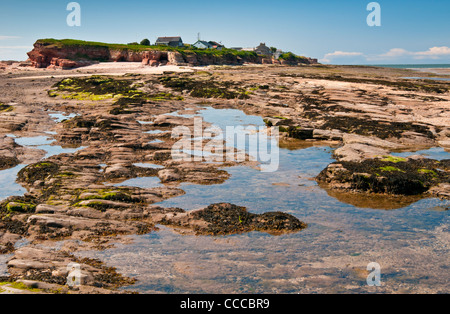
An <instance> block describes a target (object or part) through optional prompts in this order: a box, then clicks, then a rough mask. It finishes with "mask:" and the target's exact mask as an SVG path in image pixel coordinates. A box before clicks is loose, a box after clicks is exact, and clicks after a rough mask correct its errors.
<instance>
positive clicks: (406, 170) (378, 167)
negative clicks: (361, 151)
mask: <svg viewBox="0 0 450 314" xmlns="http://www.w3.org/2000/svg"><path fill="white" fill-rule="evenodd" d="M449 170H450V160H442V161H437V160H431V159H402V158H396V157H392V156H384V157H381V158H376V159H366V160H364V161H362V162H335V163H333V164H331V165H329V166H328V167H327V168H326V169H325V170H323V171H322V172H321V173H320V174H319V176H318V177H317V178H316V179H317V181H319V182H322V183H327V184H329V185H330V187H331V188H335V189H345V190H353V191H359V192H371V193H386V194H396V195H419V194H422V193H425V192H427V191H428V190H429V189H430V188H432V187H433V186H437V185H439V184H441V183H446V182H447V183H448V182H450V171H449Z"/></svg>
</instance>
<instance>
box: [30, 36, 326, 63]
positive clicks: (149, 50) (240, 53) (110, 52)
mask: <svg viewBox="0 0 450 314" xmlns="http://www.w3.org/2000/svg"><path fill="white" fill-rule="evenodd" d="M28 56H29V59H30V61H31V65H32V66H33V67H36V68H48V67H50V68H52V67H53V68H55V67H57V68H62V69H70V68H77V67H83V66H86V65H89V64H92V63H93V62H111V61H113V62H121V61H122V62H142V63H143V65H150V66H159V65H166V64H170V65H189V66H204V65H241V64H285V65H300V64H317V60H316V59H312V58H307V57H303V56H297V55H295V54H293V53H292V52H286V53H283V54H281V55H280V56H277V57H274V56H273V55H272V54H271V53H268V54H267V55H264V54H261V53H257V52H255V51H246V50H236V49H229V48H225V47H223V48H221V49H198V48H195V47H194V46H192V45H184V46H183V47H171V46H163V45H160V46H156V45H153V46H146V45H142V44H137V43H131V44H109V43H101V42H91V41H82V40H74V39H62V40H58V39H51V38H50V39H39V40H37V41H36V43H35V44H34V49H33V50H32V51H30V52H29V53H28Z"/></svg>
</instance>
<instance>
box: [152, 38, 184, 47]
mask: <svg viewBox="0 0 450 314" xmlns="http://www.w3.org/2000/svg"><path fill="white" fill-rule="evenodd" d="M155 44H156V46H170V47H183V46H184V44H183V40H182V39H181V37H179V36H178V37H158V39H157V40H156V43H155Z"/></svg>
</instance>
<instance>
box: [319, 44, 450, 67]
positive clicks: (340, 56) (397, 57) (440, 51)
mask: <svg viewBox="0 0 450 314" xmlns="http://www.w3.org/2000/svg"><path fill="white" fill-rule="evenodd" d="M449 58H450V48H449V47H446V46H443V47H432V48H429V49H428V50H425V51H408V50H406V49H403V48H393V49H391V50H389V51H388V52H386V53H382V54H378V55H366V54H364V53H361V52H344V51H335V52H332V53H327V54H326V55H325V56H324V57H323V59H322V60H320V61H321V62H324V63H332V62H336V61H338V62H342V61H344V60H348V61H353V62H356V61H360V60H362V61H364V60H365V61H366V62H394V61H396V62H408V60H409V62H410V61H413V60H449Z"/></svg>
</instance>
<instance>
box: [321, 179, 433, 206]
mask: <svg viewBox="0 0 450 314" xmlns="http://www.w3.org/2000/svg"><path fill="white" fill-rule="evenodd" d="M319 186H320V187H321V188H322V189H324V190H326V191H327V193H328V195H329V196H331V197H334V198H335V199H337V200H338V201H339V202H342V203H346V204H350V205H353V206H355V207H359V208H372V209H384V210H392V209H399V208H404V207H407V206H409V205H411V204H414V203H416V202H418V201H420V200H421V199H423V198H424V197H425V196H423V195H412V196H403V195H397V196H395V195H373V194H365V193H352V192H343V191H337V190H333V189H330V188H329V187H328V186H327V185H326V184H323V183H321V184H319Z"/></svg>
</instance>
